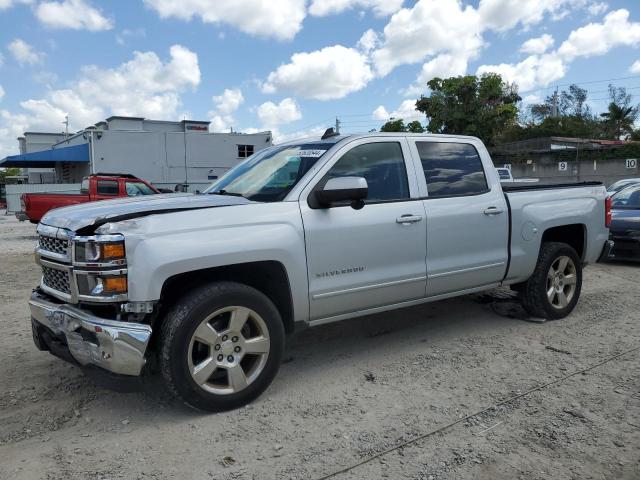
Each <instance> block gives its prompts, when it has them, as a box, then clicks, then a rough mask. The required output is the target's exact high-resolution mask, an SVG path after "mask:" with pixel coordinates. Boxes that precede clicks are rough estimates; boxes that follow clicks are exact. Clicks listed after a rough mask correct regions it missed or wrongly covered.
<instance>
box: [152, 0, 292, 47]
mask: <svg viewBox="0 0 640 480" xmlns="http://www.w3.org/2000/svg"><path fill="white" fill-rule="evenodd" d="M145 4H146V5H147V6H149V7H150V8H152V9H154V10H155V11H156V12H158V14H159V15H160V17H162V18H169V17H175V18H179V19H182V20H191V19H192V18H193V17H199V18H200V19H201V20H202V21H203V22H205V23H213V24H220V23H226V24H228V25H231V26H233V27H235V28H237V29H238V30H240V31H242V32H244V33H247V34H249V35H256V36H261V37H273V38H276V39H279V40H290V39H292V38H293V37H294V36H295V35H296V33H298V32H299V31H300V29H301V28H302V21H303V20H304V17H305V0H242V1H238V0H181V1H176V0H145Z"/></svg>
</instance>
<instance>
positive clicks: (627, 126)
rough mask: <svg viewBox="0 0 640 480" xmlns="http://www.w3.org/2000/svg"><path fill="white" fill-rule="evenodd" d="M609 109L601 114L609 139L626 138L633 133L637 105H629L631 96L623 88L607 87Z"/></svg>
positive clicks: (636, 116)
mask: <svg viewBox="0 0 640 480" xmlns="http://www.w3.org/2000/svg"><path fill="white" fill-rule="evenodd" d="M609 98H610V99H611V101H610V102H609V109H608V111H607V112H604V113H601V114H600V116H601V117H602V118H603V119H604V128H605V131H606V133H607V136H608V137H609V138H614V139H616V140H619V139H620V138H623V137H624V138H625V139H626V138H628V137H629V136H631V135H633V133H634V123H635V121H636V119H637V118H638V105H636V106H633V105H632V104H631V101H632V98H633V97H632V96H631V94H629V93H627V89H626V88H624V87H619V88H616V87H614V86H613V85H609Z"/></svg>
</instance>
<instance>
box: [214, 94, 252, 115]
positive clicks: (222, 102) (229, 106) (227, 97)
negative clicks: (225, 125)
mask: <svg viewBox="0 0 640 480" xmlns="http://www.w3.org/2000/svg"><path fill="white" fill-rule="evenodd" d="M212 99H213V103H215V105H216V110H217V111H218V112H219V113H221V114H223V115H228V114H230V113H233V112H235V111H236V110H237V109H238V107H240V105H241V104H242V102H244V96H243V95H242V91H241V90H240V89H239V88H234V89H229V88H227V89H225V91H224V92H222V95H219V96H214V97H213V98H212Z"/></svg>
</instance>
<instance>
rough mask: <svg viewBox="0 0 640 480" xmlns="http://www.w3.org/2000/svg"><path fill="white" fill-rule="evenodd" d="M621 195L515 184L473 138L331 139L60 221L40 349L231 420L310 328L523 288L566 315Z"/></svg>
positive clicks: (540, 311) (46, 263)
mask: <svg viewBox="0 0 640 480" xmlns="http://www.w3.org/2000/svg"><path fill="white" fill-rule="evenodd" d="M605 199H606V191H605V188H604V187H603V186H602V185H600V184H598V183H583V184H570V185H557V186H544V185H538V184H531V185H514V186H511V187H504V186H502V187H501V185H500V180H499V177H498V173H497V171H496V169H495V168H494V166H493V164H492V162H491V159H490V157H489V154H488V152H487V150H486V148H485V147H484V145H483V144H482V142H480V141H479V140H478V139H476V138H472V137H463V136H448V135H423V134H419V135H412V134H395V133H391V134H378V133H373V134H363V135H351V136H341V135H336V134H333V133H332V132H330V131H327V133H325V135H324V136H323V137H322V139H305V140H302V141H294V142H290V143H286V144H283V145H278V146H274V147H270V148H267V149H265V150H262V151H260V152H258V153H256V154H255V155H253V156H252V157H250V158H248V159H247V160H246V161H244V162H243V163H241V164H239V165H238V166H236V167H235V168H233V169H232V170H230V171H229V172H228V173H227V174H226V175H225V176H224V177H222V178H221V179H220V180H218V181H217V182H216V183H215V184H213V185H212V186H211V187H209V188H208V189H207V190H205V191H204V192H203V193H201V194H195V195H193V194H171V195H153V196H148V197H136V198H127V199H119V200H112V201H102V202H96V203H89V204H83V205H78V206H71V207H66V208H60V209H57V210H52V211H50V212H49V213H48V214H47V215H46V216H45V217H44V218H43V219H42V221H41V223H40V224H39V226H38V233H39V243H38V246H37V249H36V260H37V262H38V264H39V265H40V266H41V267H42V272H43V275H42V281H41V283H40V285H39V286H38V287H37V288H36V289H35V290H34V292H33V295H32V297H31V300H30V302H29V303H30V308H31V316H32V327H33V336H34V341H35V343H36V346H37V347H38V348H39V349H41V350H49V351H50V352H51V353H53V354H55V355H57V356H59V357H62V358H65V359H67V360H69V361H72V362H74V363H76V364H78V365H80V366H82V367H83V369H85V370H93V371H98V372H103V373H104V372H105V371H106V372H109V374H110V375H115V374H118V375H120V376H121V377H119V378H123V379H124V378H126V377H132V376H133V377H138V376H142V375H145V374H147V373H148V372H153V371H158V370H159V371H160V372H161V374H162V376H163V378H164V380H165V382H166V384H167V386H168V387H169V389H170V390H171V391H172V392H174V393H175V394H176V395H177V396H178V397H180V398H181V399H182V400H184V401H185V402H186V403H187V404H189V405H191V406H193V407H196V408H199V409H204V410H220V409H226V408H233V407H237V406H239V405H242V404H245V403H247V402H249V401H251V400H252V399H254V398H256V397H257V396H258V395H260V394H261V393H262V392H263V391H264V390H265V389H266V388H267V386H268V385H269V384H270V382H271V381H272V380H273V378H274V376H275V375H276V372H277V371H278V368H279V364H280V362H281V360H282V357H283V351H284V347H285V337H286V336H287V335H288V334H291V333H292V332H294V331H295V330H297V329H299V328H302V327H308V326H316V325H322V324H325V323H329V322H335V321H338V320H344V319H347V318H352V317H356V316H361V315H368V314H372V313H378V312H383V311H386V310H390V309H396V308H400V307H406V306H410V305H416V304H420V303H425V302H431V301H434V300H440V299H443V298H448V297H453V296H458V295H466V294H469V293H473V292H479V291H482V290H488V289H492V288H495V287H498V286H507V285H509V286H511V288H512V289H514V290H516V291H518V292H520V295H521V298H522V302H523V305H524V307H525V308H526V310H527V311H528V312H529V313H530V314H531V315H532V316H535V317H540V318H546V319H558V318H562V317H565V316H567V315H568V314H570V313H571V311H572V310H573V308H574V307H575V305H576V303H577V301H578V298H579V296H580V289H581V284H582V269H583V267H584V266H585V265H586V264H588V263H591V262H595V261H597V260H598V258H599V257H600V256H601V254H602V253H603V251H604V250H606V249H607V247H609V245H608V243H607V238H608V228H607V226H608V221H609V218H610V211H609V204H608V202H606V201H605Z"/></svg>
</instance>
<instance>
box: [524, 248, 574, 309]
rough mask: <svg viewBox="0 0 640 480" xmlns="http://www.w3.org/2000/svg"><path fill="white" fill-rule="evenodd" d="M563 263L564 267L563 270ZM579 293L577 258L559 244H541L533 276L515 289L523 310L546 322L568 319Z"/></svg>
mask: <svg viewBox="0 0 640 480" xmlns="http://www.w3.org/2000/svg"><path fill="white" fill-rule="evenodd" d="M565 261H566V267H565V268H562V267H563V264H565ZM561 270H562V271H561ZM552 289H553V290H552ZM581 289H582V264H581V261H580V257H579V256H578V254H577V253H576V251H575V250H574V249H573V248H572V247H570V246H569V245H567V244H566V243H560V242H545V243H543V244H542V246H541V247H540V255H539V257H538V263H537V264H536V267H535V269H534V271H533V274H532V275H531V277H530V278H529V280H527V281H526V282H524V283H523V284H520V286H519V287H518V290H519V292H520V298H521V299H522V305H523V306H524V308H525V310H526V311H527V312H528V313H529V314H530V315H531V316H533V317H539V318H545V319H547V320H556V319H559V318H564V317H566V316H567V315H569V314H570V313H571V312H572V311H573V309H574V307H575V306H576V303H578V299H579V298H580V291H581Z"/></svg>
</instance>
